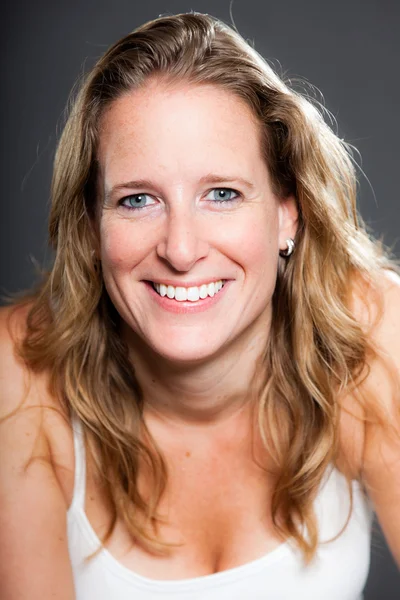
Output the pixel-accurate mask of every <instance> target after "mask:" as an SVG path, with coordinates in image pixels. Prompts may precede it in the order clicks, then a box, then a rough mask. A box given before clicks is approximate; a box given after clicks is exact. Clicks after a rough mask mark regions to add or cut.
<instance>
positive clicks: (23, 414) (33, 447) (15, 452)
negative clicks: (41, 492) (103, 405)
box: [0, 305, 73, 471]
mask: <svg viewBox="0 0 400 600" xmlns="http://www.w3.org/2000/svg"><path fill="white" fill-rule="evenodd" d="M29 309H30V306H29V305H25V306H6V307H1V308H0V447H1V449H2V451H3V457H8V459H9V463H10V464H9V466H10V467H11V463H12V461H17V462H18V461H20V467H21V468H22V464H23V460H24V461H25V467H28V465H29V464H32V462H35V460H37V459H38V457H40V460H42V461H47V462H48V464H49V466H52V467H54V465H55V463H57V462H58V461H57V457H59V459H60V461H61V463H62V462H64V465H65V466H68V467H71V465H73V453H72V452H71V448H72V440H71V436H72V433H71V428H70V424H69V420H68V416H67V414H66V412H65V409H64V408H63V407H62V405H61V403H60V402H59V401H58V400H57V398H55V397H54V396H52V394H51V393H50V391H49V385H48V384H49V376H48V373H47V372H46V371H44V372H41V373H34V372H33V371H32V370H30V369H29V368H28V367H27V365H26V364H25V363H24V361H23V360H22V359H21V357H20V356H19V351H18V349H19V343H20V342H21V340H22V339H23V338H24V336H25V334H26V319H27V315H28V312H29ZM11 457H13V458H12V459H11ZM55 459H56V460H55ZM55 471H57V470H56V469H55Z"/></svg>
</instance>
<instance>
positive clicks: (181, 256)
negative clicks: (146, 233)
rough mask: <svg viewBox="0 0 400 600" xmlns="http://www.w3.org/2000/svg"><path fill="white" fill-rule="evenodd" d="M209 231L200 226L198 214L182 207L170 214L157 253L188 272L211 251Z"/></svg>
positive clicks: (178, 268) (177, 269) (175, 268)
mask: <svg viewBox="0 0 400 600" xmlns="http://www.w3.org/2000/svg"><path fill="white" fill-rule="evenodd" d="M206 235H207V231H206V230H204V229H203V228H202V227H200V223H198V222H197V221H196V215H195V214H193V212H192V211H191V210H190V209H188V208H185V209H182V207H181V210H179V211H175V212H174V213H170V214H169V215H168V218H167V221H166V227H165V233H164V235H163V238H162V240H161V241H160V242H159V244H158V246H157V254H158V256H159V257H160V258H163V259H164V260H166V261H168V262H169V264H170V265H171V267H173V269H174V270H176V271H181V272H188V271H190V269H191V268H192V267H193V265H194V264H195V263H196V262H197V261H198V260H201V259H202V258H205V257H206V256H207V255H208V252H209V244H208V242H207V241H206Z"/></svg>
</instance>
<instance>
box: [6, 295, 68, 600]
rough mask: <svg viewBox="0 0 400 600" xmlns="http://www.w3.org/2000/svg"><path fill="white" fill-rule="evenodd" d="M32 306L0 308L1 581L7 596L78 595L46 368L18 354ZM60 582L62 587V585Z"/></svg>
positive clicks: (52, 404)
mask: <svg viewBox="0 0 400 600" xmlns="http://www.w3.org/2000/svg"><path fill="white" fill-rule="evenodd" d="M27 310H28V308H27V307H17V308H16V307H14V306H13V307H6V308H1V309H0V532H1V535H0V552H1V554H2V560H1V561H0V580H1V582H2V589H3V590H4V593H5V595H6V596H7V597H10V598H11V597H12V598H17V597H18V598H22V597H24V598H28V597H32V598H33V597H35V598H43V597H50V596H54V597H55V596H56V594H57V597H58V596H59V593H60V592H59V590H60V589H61V590H62V594H63V598H72V597H73V582H72V572H71V566H70V562H69V556H68V544H67V529H66V508H67V506H66V502H65V496H64V494H63V491H62V486H61V485H60V482H59V479H58V478H57V475H56V471H55V469H54V463H53V456H52V451H51V445H50V442H49V435H48V431H49V425H50V424H49V418H50V417H49V415H50V414H52V413H54V412H56V411H55V410H54V409H55V408H57V405H56V403H55V401H54V400H53V399H52V398H51V397H50V395H49V394H48V392H47V382H46V374H45V373H42V374H40V375H39V374H35V373H33V372H31V371H30V370H29V369H28V368H27V366H26V365H25V364H24V361H23V360H22V359H21V358H20V357H19V354H18V343H19V341H20V340H21V339H23V337H24V333H25V327H26V315H27ZM60 586H61V587H60Z"/></svg>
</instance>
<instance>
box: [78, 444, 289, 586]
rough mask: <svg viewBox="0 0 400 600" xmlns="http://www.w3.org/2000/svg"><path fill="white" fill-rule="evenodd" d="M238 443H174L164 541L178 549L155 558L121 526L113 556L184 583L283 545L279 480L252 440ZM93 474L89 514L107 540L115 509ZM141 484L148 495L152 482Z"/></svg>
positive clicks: (164, 502) (112, 542)
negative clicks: (275, 515) (275, 497)
mask: <svg viewBox="0 0 400 600" xmlns="http://www.w3.org/2000/svg"><path fill="white" fill-rule="evenodd" d="M237 443H238V446H239V447H237V448H232V447H230V446H229V444H228V447H227V446H226V445H224V444H223V445H222V446H219V447H216V446H215V445H214V444H213V443H211V442H210V443H209V444H207V442H206V441H205V440H203V443H202V444H201V443H200V440H193V439H192V440H190V441H189V440H185V441H184V443H182V442H180V443H176V444H169V446H168V444H167V445H166V446H167V447H169V450H170V451H169V452H167V453H165V459H166V464H167V469H168V481H167V487H166V490H165V493H164V495H163V496H162V498H161V501H160V503H159V506H158V513H159V515H160V517H161V518H162V521H163V522H162V524H161V525H160V526H159V535H160V539H162V540H164V541H165V542H169V543H171V544H173V546H171V547H170V550H169V553H168V554H166V555H162V554H160V555H158V554H153V553H150V552H149V551H148V550H147V549H146V548H145V547H143V546H142V545H141V544H139V543H133V542H132V539H131V537H130V535H129V533H128V531H127V529H126V527H125V525H124V523H123V522H122V521H121V520H119V521H118V522H117V525H116V527H115V530H114V532H113V534H112V535H111V537H110V539H109V541H108V542H107V544H106V546H107V549H108V550H109V551H110V552H111V554H112V555H113V556H114V557H115V558H116V559H117V560H118V561H119V562H121V563H122V564H123V565H125V566H126V567H128V568H130V569H132V570H133V571H135V572H137V573H139V574H141V575H143V576H149V577H152V578H156V579H180V578H187V577H197V576H201V575H207V574H210V573H215V572H218V571H222V570H226V569H230V568H233V567H236V566H238V565H241V564H244V563H247V562H250V561H252V560H255V559H257V558H259V557H260V556H263V555H265V554H266V553H268V552H269V551H271V550H273V549H274V548H276V547H277V546H278V545H280V544H281V543H282V541H283V540H282V539H281V538H280V537H279V536H278V535H277V533H276V531H275V528H274V526H273V523H272V518H271V509H270V507H271V496H272V492H273V480H272V478H271V477H270V476H268V474H267V473H266V471H265V467H264V466H261V465H260V464H258V461H257V460H256V457H255V456H254V447H253V446H252V444H251V441H250V439H244V440H241V441H238V440H237ZM88 472H89V476H88V478H87V493H86V500H85V512H86V515H87V517H88V519H89V521H90V523H91V526H92V527H93V529H94V531H95V532H96V534H97V535H98V536H99V537H100V536H101V535H103V534H104V532H105V530H106V527H107V525H108V524H109V514H110V511H109V510H108V507H107V505H106V502H105V501H104V498H103V496H102V493H101V487H100V486H99V484H98V482H96V480H95V479H94V478H92V477H90V469H88ZM141 483H142V485H141V487H142V489H144V491H145V487H146V482H145V481H144V482H143V481H142V482H141Z"/></svg>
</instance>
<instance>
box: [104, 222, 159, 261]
mask: <svg viewBox="0 0 400 600" xmlns="http://www.w3.org/2000/svg"><path fill="white" fill-rule="evenodd" d="M100 240H101V260H102V263H103V267H104V266H108V267H109V268H114V269H121V268H124V266H129V268H133V267H134V266H135V265H136V264H137V263H139V262H140V261H141V260H142V258H143V256H144V255H145V253H146V250H147V245H146V238H145V237H144V236H143V235H142V236H141V235H140V233H139V229H138V228H136V227H132V222H130V221H128V220H125V221H124V220H111V219H109V220H104V222H103V223H102V224H101V227H100Z"/></svg>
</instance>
